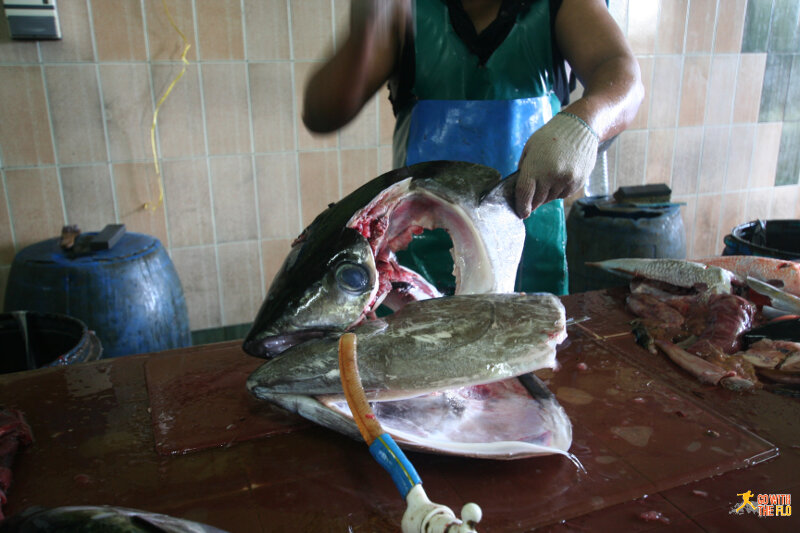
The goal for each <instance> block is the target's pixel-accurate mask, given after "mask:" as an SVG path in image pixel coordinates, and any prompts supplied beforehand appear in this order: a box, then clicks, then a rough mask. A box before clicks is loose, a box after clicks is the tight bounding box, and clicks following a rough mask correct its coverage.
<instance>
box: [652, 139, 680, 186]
mask: <svg viewBox="0 0 800 533" xmlns="http://www.w3.org/2000/svg"><path fill="white" fill-rule="evenodd" d="M648 135H649V139H648V141H647V164H646V166H645V183H663V184H665V185H667V186H669V184H670V182H671V181H672V155H673V153H674V152H675V130H674V129H672V128H669V129H665V130H650V131H649V132H648Z"/></svg>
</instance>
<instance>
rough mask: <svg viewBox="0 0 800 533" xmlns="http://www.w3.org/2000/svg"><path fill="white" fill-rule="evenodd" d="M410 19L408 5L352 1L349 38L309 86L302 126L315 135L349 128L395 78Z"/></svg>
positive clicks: (405, 0)
mask: <svg viewBox="0 0 800 533" xmlns="http://www.w3.org/2000/svg"><path fill="white" fill-rule="evenodd" d="M409 13H410V4H409V2H408V0H402V1H393V0H353V1H352V2H351V5H350V34H349V35H348V37H347V40H346V41H345V42H344V44H343V45H342V46H341V48H339V50H338V51H336V53H335V54H334V55H333V57H331V58H330V59H329V60H328V61H327V62H325V63H324V64H323V65H322V66H321V67H320V68H319V69H318V70H317V71H316V72H315V73H314V74H313V75H312V76H311V78H310V79H309V80H308V83H307V84H306V87H305V96H304V101H303V123H304V124H305V125H306V127H307V128H308V129H309V130H311V131H313V132H317V133H327V132H332V131H335V130H337V129H339V128H341V127H342V126H344V125H346V124H347V123H348V122H350V121H351V120H352V119H353V118H354V117H355V116H356V115H357V114H358V112H359V111H360V110H361V108H362V107H363V106H364V104H365V103H366V102H367V101H368V100H369V99H370V98H372V96H373V95H374V94H375V93H376V92H377V91H378V89H380V87H381V86H382V85H383V84H384V83H386V82H387V81H388V79H389V77H390V76H391V74H392V73H393V72H394V69H395V64H396V61H397V57H398V56H399V51H400V47H401V45H402V36H403V34H404V31H405V24H406V21H407V20H408V19H407V17H408V14H409Z"/></svg>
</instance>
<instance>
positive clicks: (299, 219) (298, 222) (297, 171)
mask: <svg viewBox="0 0 800 533" xmlns="http://www.w3.org/2000/svg"><path fill="white" fill-rule="evenodd" d="M286 19H287V25H288V39H289V62H290V63H291V72H290V79H291V87H292V92H291V94H292V123H293V124H294V181H295V191H296V193H297V220H296V221H295V223H296V225H295V230H296V228H297V227H300V229H301V230H302V228H303V227H304V226H303V201H302V187H301V186H300V134H299V129H300V124H299V122H300V121H298V120H297V117H298V116H299V110H298V109H297V98H296V95H297V76H296V74H295V70H296V67H297V61H295V57H294V34H293V32H292V2H291V0H286Z"/></svg>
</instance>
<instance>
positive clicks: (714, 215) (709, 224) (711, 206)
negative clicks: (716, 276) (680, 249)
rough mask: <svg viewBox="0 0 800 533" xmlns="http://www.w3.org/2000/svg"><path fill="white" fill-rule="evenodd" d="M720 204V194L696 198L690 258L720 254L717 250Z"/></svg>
mask: <svg viewBox="0 0 800 533" xmlns="http://www.w3.org/2000/svg"><path fill="white" fill-rule="evenodd" d="M721 204H722V195H721V194H714V195H710V196H698V197H697V212H696V213H695V223H694V235H693V239H692V247H691V255H692V257H707V256H710V255H719V254H720V252H721V250H717V236H718V235H719V227H720V226H719V216H720V206H721Z"/></svg>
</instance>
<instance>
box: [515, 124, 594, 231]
mask: <svg viewBox="0 0 800 533" xmlns="http://www.w3.org/2000/svg"><path fill="white" fill-rule="evenodd" d="M597 145H598V138H597V134H596V133H595V132H594V131H592V129H591V128H590V127H589V126H588V125H587V124H586V123H585V122H584V121H583V120H581V119H580V118H578V117H577V116H575V115H573V114H571V113H566V112H561V113H558V114H557V115H556V116H554V117H553V118H552V119H551V120H550V121H549V122H548V123H547V124H545V125H544V126H542V127H541V128H539V129H538V130H536V131H535V132H534V134H533V135H531V136H530V138H529V139H528V142H527V143H525V148H524V149H523V150H522V156H521V157H520V160H519V178H518V179H517V187H516V192H515V194H516V206H515V207H516V211H517V215H519V217H520V218H527V217H528V216H529V215H530V214H531V212H532V211H533V210H534V209H536V208H537V207H539V206H540V205H542V204H545V203H547V202H549V201H551V200H556V199H558V198H566V197H567V196H569V195H571V194H573V193H575V192H576V191H577V190H578V189H580V188H581V187H583V184H584V183H585V182H586V178H587V177H588V176H589V174H590V173H591V172H592V169H593V168H594V164H595V161H596V159H597Z"/></svg>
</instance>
